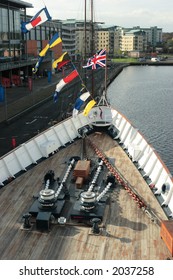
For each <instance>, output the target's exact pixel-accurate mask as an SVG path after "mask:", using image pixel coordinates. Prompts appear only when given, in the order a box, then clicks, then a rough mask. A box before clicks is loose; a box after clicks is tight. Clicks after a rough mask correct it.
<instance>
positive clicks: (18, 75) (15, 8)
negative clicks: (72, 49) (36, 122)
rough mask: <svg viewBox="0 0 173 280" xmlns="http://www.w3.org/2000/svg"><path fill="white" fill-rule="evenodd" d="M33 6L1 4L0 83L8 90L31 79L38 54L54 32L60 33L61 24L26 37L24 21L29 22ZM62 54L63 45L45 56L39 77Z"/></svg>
mask: <svg viewBox="0 0 173 280" xmlns="http://www.w3.org/2000/svg"><path fill="white" fill-rule="evenodd" d="M32 7H33V6H32V5H31V4H30V3H27V2H24V1H20V0H1V1H0V82H1V84H2V85H3V86H5V87H10V86H11V85H12V84H16V85H20V83H22V80H23V79H25V77H28V76H32V68H33V67H34V66H35V64H36V62H37V59H38V54H39V52H40V51H41V50H42V49H43V48H44V47H45V46H46V44H47V43H48V41H49V40H50V39H51V37H52V35H53V34H54V33H55V32H57V31H58V32H60V31H61V23H59V22H57V23H54V22H45V23H44V24H42V25H40V26H37V27H36V28H34V29H32V30H31V31H30V32H28V33H27V34H23V33H22V32H21V20H23V21H29V20H30V19H31V16H27V15H26V8H32ZM61 54H62V44H59V45H58V47H56V48H53V49H51V51H48V53H47V54H46V57H45V59H44V60H43V63H42V64H41V67H40V68H39V71H38V75H43V74H45V70H48V69H51V67H52V60H53V59H56V58H57V57H59V56H60V55H61Z"/></svg>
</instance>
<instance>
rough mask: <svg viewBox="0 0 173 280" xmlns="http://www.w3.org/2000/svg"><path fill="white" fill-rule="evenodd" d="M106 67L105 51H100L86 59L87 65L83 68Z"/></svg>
mask: <svg viewBox="0 0 173 280" xmlns="http://www.w3.org/2000/svg"><path fill="white" fill-rule="evenodd" d="M105 66H106V49H103V50H100V51H99V52H98V53H96V54H95V55H94V56H93V57H91V58H89V59H88V62H87V65H86V66H83V68H88V69H98V68H101V67H105Z"/></svg>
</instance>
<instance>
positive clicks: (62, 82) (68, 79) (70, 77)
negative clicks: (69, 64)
mask: <svg viewBox="0 0 173 280" xmlns="http://www.w3.org/2000/svg"><path fill="white" fill-rule="evenodd" d="M77 76H79V73H78V72H77V70H74V71H72V72H71V73H70V74H69V75H68V76H67V77H65V78H64V79H61V80H60V82H59V83H58V84H57V85H56V91H58V92H59V91H60V90H61V89H62V88H63V87H64V86H65V85H67V84H68V83H70V82H71V81H73V80H74V79H75V78H76V77H77Z"/></svg>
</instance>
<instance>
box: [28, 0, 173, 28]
mask: <svg viewBox="0 0 173 280" xmlns="http://www.w3.org/2000/svg"><path fill="white" fill-rule="evenodd" d="M24 2H27V3H31V4H32V5H33V7H34V8H33V9H27V14H28V15H34V14H35V13H37V12H38V11H39V10H40V9H41V8H43V7H44V6H46V7H47V9H48V11H49V13H50V15H51V17H52V18H53V19H63V20H65V19H68V18H71V19H72V18H73V19H84V2H85V1H84V0H24ZM93 3H94V20H95V21H97V22H104V23H105V24H108V25H110V24H112V25H118V26H121V27H134V26H140V27H141V28H142V27H145V28H148V27H153V26H157V27H158V28H162V31H163V32H173V1H172V0H93ZM89 6H90V0H87V17H88V18H90V17H89V15H90V12H89Z"/></svg>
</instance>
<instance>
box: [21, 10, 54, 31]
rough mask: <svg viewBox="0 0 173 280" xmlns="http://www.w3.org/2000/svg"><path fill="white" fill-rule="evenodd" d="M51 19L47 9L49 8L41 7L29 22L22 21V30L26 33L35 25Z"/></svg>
mask: <svg viewBox="0 0 173 280" xmlns="http://www.w3.org/2000/svg"><path fill="white" fill-rule="evenodd" d="M49 20H51V16H50V14H49V12H48V10H47V8H46V7H45V8H43V9H41V10H40V11H39V12H38V13H37V14H36V15H35V16H34V17H33V18H31V20H30V21H28V22H24V21H22V22H21V30H22V32H24V33H27V32H28V31H30V30H31V29H33V28H34V27H36V26H38V25H40V24H42V23H44V22H46V21H49Z"/></svg>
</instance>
